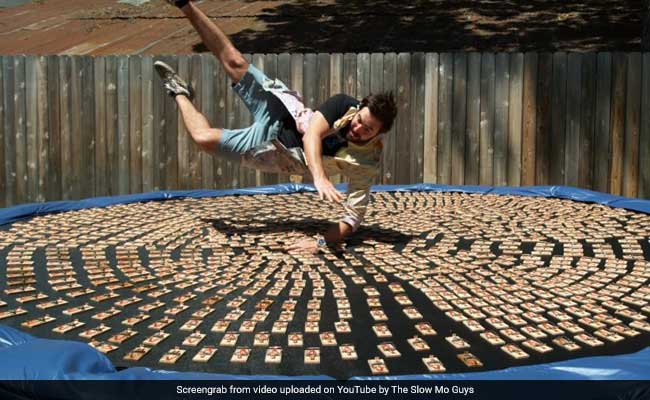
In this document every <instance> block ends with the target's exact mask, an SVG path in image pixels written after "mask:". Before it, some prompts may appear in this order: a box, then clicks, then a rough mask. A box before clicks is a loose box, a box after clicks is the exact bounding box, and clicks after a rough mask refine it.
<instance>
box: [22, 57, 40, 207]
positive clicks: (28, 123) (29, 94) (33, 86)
mask: <svg viewBox="0 0 650 400" xmlns="http://www.w3.org/2000/svg"><path fill="white" fill-rule="evenodd" d="M36 62H37V59H36V56H33V55H30V56H26V57H25V142H26V144H27V152H26V153H25V156H26V164H27V179H26V182H25V185H26V188H27V201H29V202H35V201H36V200H37V199H36V197H37V194H38V134H39V132H38V76H37V74H38V73H37V71H36V70H37V65H36Z"/></svg>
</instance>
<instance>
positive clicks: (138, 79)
mask: <svg viewBox="0 0 650 400" xmlns="http://www.w3.org/2000/svg"><path fill="white" fill-rule="evenodd" d="M129 109H130V111H129V123H130V127H129V139H130V143H129V150H130V160H129V172H130V174H129V175H130V178H129V184H130V186H131V193H140V192H142V57H141V56H139V55H132V56H130V57H129Z"/></svg>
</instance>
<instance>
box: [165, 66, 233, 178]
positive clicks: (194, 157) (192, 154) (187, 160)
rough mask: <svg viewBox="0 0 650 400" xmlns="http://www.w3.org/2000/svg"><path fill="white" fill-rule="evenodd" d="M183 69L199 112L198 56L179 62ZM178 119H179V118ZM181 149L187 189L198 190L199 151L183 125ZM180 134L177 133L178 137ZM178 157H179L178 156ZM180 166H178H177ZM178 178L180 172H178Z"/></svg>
mask: <svg viewBox="0 0 650 400" xmlns="http://www.w3.org/2000/svg"><path fill="white" fill-rule="evenodd" d="M181 66H182V67H183V69H185V68H188V67H189V70H188V74H187V75H186V76H187V77H188V79H189V81H190V82H191V85H192V87H193V88H194V107H196V108H197V109H198V110H201V108H202V107H203V90H204V87H203V82H202V79H203V76H202V65H201V58H200V55H196V54H195V55H191V56H187V57H185V58H184V60H183V62H182V63H181V62H179V67H181ZM232 117H233V119H234V118H235V115H234V112H233V116H232ZM179 119H180V118H179ZM177 123H178V124H179V125H180V124H182V123H183V122H182V121H178V122H177ZM182 130H183V132H182V133H183V134H184V135H183V140H184V142H183V147H184V149H181V148H179V151H185V154H183V155H182V158H183V163H184V167H185V168H189V181H188V187H190V188H199V187H201V184H202V182H201V172H202V168H201V167H202V164H201V150H200V149H199V146H198V145H197V144H196V143H194V140H192V137H191V136H190V134H189V133H188V132H187V130H186V129H185V125H183V128H182ZM180 134H181V132H179V135H180ZM179 157H181V155H180V154H179ZM179 166H180V164H179ZM179 177H180V171H179Z"/></svg>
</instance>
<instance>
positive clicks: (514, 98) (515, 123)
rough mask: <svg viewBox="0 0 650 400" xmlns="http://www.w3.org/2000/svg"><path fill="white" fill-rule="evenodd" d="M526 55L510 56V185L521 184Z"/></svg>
mask: <svg viewBox="0 0 650 400" xmlns="http://www.w3.org/2000/svg"><path fill="white" fill-rule="evenodd" d="M523 79H524V55H523V54H522V53H512V54H511V55H510V100H509V101H508V106H509V107H508V156H507V158H508V162H507V168H508V172H507V174H508V177H507V180H508V185H510V186H519V185H520V184H521V142H522V136H523V133H522V127H523V125H522V123H523V122H522V121H523V117H522V112H523Z"/></svg>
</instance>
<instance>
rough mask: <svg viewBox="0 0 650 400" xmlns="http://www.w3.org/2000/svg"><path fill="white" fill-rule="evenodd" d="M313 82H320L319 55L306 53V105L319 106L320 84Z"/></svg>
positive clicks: (304, 69) (304, 70) (304, 65)
mask: <svg viewBox="0 0 650 400" xmlns="http://www.w3.org/2000/svg"><path fill="white" fill-rule="evenodd" d="M311 82H318V57H317V55H316V54H313V53H308V54H305V58H304V61H303V85H302V89H303V93H304V100H305V105H306V106H307V107H310V108H313V109H315V108H317V107H318V105H317V102H318V99H317V96H318V86H317V85H314V84H313V83H311Z"/></svg>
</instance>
